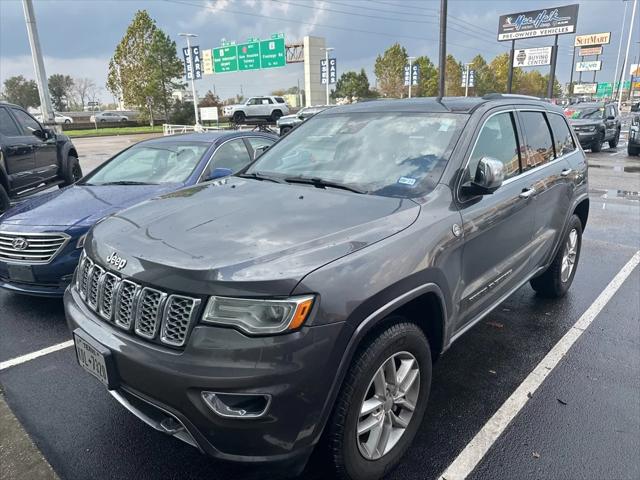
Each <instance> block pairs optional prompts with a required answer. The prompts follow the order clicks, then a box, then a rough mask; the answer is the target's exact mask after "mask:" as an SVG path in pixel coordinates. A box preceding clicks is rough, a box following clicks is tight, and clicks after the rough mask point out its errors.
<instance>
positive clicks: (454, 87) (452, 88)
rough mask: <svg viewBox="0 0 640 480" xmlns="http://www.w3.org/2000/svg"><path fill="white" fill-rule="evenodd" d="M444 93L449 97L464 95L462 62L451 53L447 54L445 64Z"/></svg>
mask: <svg viewBox="0 0 640 480" xmlns="http://www.w3.org/2000/svg"><path fill="white" fill-rule="evenodd" d="M445 95H446V96H449V97H458V96H461V95H464V87H463V86H462V64H461V63H460V62H458V61H457V60H456V59H455V58H454V56H453V55H451V54H449V55H447V62H446V64H445Z"/></svg>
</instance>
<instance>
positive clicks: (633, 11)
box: [618, 0, 638, 111]
mask: <svg viewBox="0 0 640 480" xmlns="http://www.w3.org/2000/svg"><path fill="white" fill-rule="evenodd" d="M637 6H638V0H633V10H631V25H629V38H627V51H626V53H625V54H624V61H623V62H622V72H624V70H625V69H626V68H627V63H628V62H627V61H628V60H629V47H630V46H631V37H633V22H634V21H635V19H636V7H637ZM620 77H621V78H624V77H623V76H622V74H621V75H620ZM629 89H631V85H629ZM621 104H622V85H620V88H619V89H618V111H620V105H621Z"/></svg>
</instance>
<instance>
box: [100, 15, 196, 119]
mask: <svg viewBox="0 0 640 480" xmlns="http://www.w3.org/2000/svg"><path fill="white" fill-rule="evenodd" d="M182 74H183V66H182V62H181V61H180V59H179V58H178V56H177V53H176V44H175V42H174V41H173V40H171V39H170V38H169V36H168V35H166V34H165V33H164V32H163V31H162V30H160V29H159V28H158V27H157V26H156V23H155V21H154V20H153V19H152V18H151V17H150V16H149V14H148V13H147V11H146V10H139V11H138V12H136V14H135V16H134V18H133V21H132V22H131V24H130V25H129V27H128V28H127V31H126V33H125V35H124V37H123V38H122V40H121V41H120V43H119V44H118V46H117V47H116V51H115V53H114V54H113V57H112V58H111V60H110V61H109V73H108V75H107V88H108V89H109V91H111V92H112V93H113V94H114V95H115V96H116V97H118V98H120V99H122V100H123V101H124V103H125V104H127V105H132V106H136V107H138V109H139V110H140V116H141V117H143V118H146V117H147V116H148V115H149V112H148V108H147V103H148V101H147V99H149V98H150V99H151V100H152V104H153V105H154V106H156V107H158V106H161V107H162V108H163V110H164V112H165V114H166V113H168V110H169V105H170V103H171V92H172V91H173V90H174V89H176V88H181V87H182V86H183V83H182V81H181V76H182Z"/></svg>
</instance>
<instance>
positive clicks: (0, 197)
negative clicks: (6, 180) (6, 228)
mask: <svg viewBox="0 0 640 480" xmlns="http://www.w3.org/2000/svg"><path fill="white" fill-rule="evenodd" d="M10 205H11V202H10V201H9V194H8V193H7V191H6V190H5V189H4V186H2V185H0V213H4V212H6V211H7V210H9V206H10Z"/></svg>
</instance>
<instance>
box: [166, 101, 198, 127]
mask: <svg viewBox="0 0 640 480" xmlns="http://www.w3.org/2000/svg"><path fill="white" fill-rule="evenodd" d="M169 121H170V122H171V123H174V124H177V125H189V124H193V123H195V121H196V117H195V114H194V112H193V102H181V101H180V100H176V101H175V102H174V104H173V107H172V108H171V112H170V115H169Z"/></svg>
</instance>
